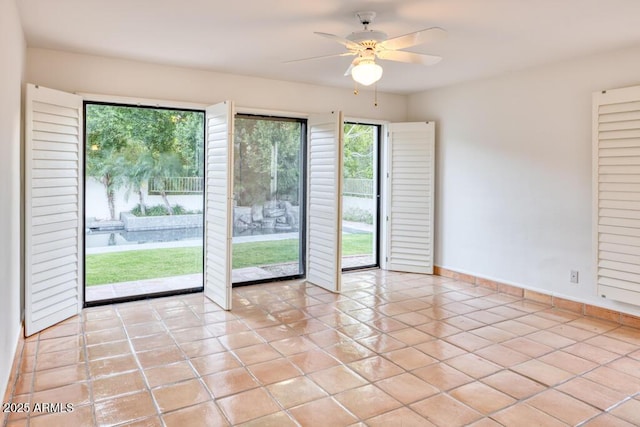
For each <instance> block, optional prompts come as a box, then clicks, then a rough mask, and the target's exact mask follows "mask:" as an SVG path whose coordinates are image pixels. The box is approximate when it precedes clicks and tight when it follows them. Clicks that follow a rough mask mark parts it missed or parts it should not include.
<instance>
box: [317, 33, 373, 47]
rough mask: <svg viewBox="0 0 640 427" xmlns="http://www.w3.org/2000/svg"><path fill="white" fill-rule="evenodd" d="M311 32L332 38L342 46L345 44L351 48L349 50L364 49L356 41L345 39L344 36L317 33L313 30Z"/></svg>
mask: <svg viewBox="0 0 640 427" xmlns="http://www.w3.org/2000/svg"><path fill="white" fill-rule="evenodd" d="M313 34H317V35H319V36H322V37H325V38H328V39H329V40H333V41H335V42H338V43H340V44H341V45H343V46H346V47H347V49H351V50H362V49H364V47H363V46H362V45H360V44H358V43H356V42H352V41H351V40H349V39H345V38H344V37H340V36H336V35H335V34H329V33H319V32H317V31H316V32H314V33H313Z"/></svg>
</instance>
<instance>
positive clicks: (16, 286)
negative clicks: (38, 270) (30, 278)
mask: <svg viewBox="0 0 640 427" xmlns="http://www.w3.org/2000/svg"><path fill="white" fill-rule="evenodd" d="M25 49H26V45H25V41H24V37H23V34H22V27H21V25H20V21H19V18H18V11H17V8H16V5H15V2H14V0H2V1H0V62H1V63H2V66H1V67H0V206H1V207H2V208H1V209H0V392H4V390H5V389H6V385H7V381H8V378H9V371H10V369H11V364H12V362H13V355H14V353H15V350H16V344H17V342H18V336H19V333H20V325H21V321H22V308H21V307H22V299H23V297H22V286H21V283H22V282H21V271H22V268H21V266H22V255H21V251H22V246H21V243H20V237H21V233H20V230H21V215H20V213H21V196H20V193H21V184H20V177H21V164H22V162H21V157H20V153H21V148H20V147H21V141H22V132H21V129H22V126H21V119H20V116H21V111H22V108H21V91H22V80H23V72H24V69H25V66H24V61H25Z"/></svg>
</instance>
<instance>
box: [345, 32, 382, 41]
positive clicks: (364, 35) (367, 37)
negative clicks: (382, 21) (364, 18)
mask: <svg viewBox="0 0 640 427" xmlns="http://www.w3.org/2000/svg"><path fill="white" fill-rule="evenodd" d="M347 39H348V40H351V41H352V42H355V43H363V42H366V41H374V42H376V43H380V42H381V41H384V40H386V39H387V33H385V32H382V31H376V30H364V31H356V32H354V33H351V34H349V35H348V36H347Z"/></svg>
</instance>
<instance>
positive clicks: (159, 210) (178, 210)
mask: <svg viewBox="0 0 640 427" xmlns="http://www.w3.org/2000/svg"><path fill="white" fill-rule="evenodd" d="M172 208H173V214H174V215H190V214H198V213H202V211H201V210H195V211H191V210H189V209H185V207H184V206H181V205H173V206H172ZM131 213H132V214H133V215H135V216H165V215H169V211H168V210H167V207H166V206H165V205H153V206H147V207H146V215H142V213H141V211H140V204H137V205H136V206H135V207H134V208H133V209H131Z"/></svg>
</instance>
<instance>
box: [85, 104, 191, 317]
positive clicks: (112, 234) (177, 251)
mask: <svg viewBox="0 0 640 427" xmlns="http://www.w3.org/2000/svg"><path fill="white" fill-rule="evenodd" d="M85 133H86V137H85V144H86V149H85V177H84V180H85V303H86V304H88V305H91V304H95V303H97V302H102V303H105V302H112V301H114V300H124V299H135V298H140V297H146V296H148V295H150V294H158V295H166V294H168V293H176V292H184V291H186V290H201V289H202V285H203V282H202V273H203V214H202V209H203V179H204V171H203V148H204V112H202V111H192V110H173V109H163V108H151V107H137V106H130V105H114V104H100V103H86V104H85Z"/></svg>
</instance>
